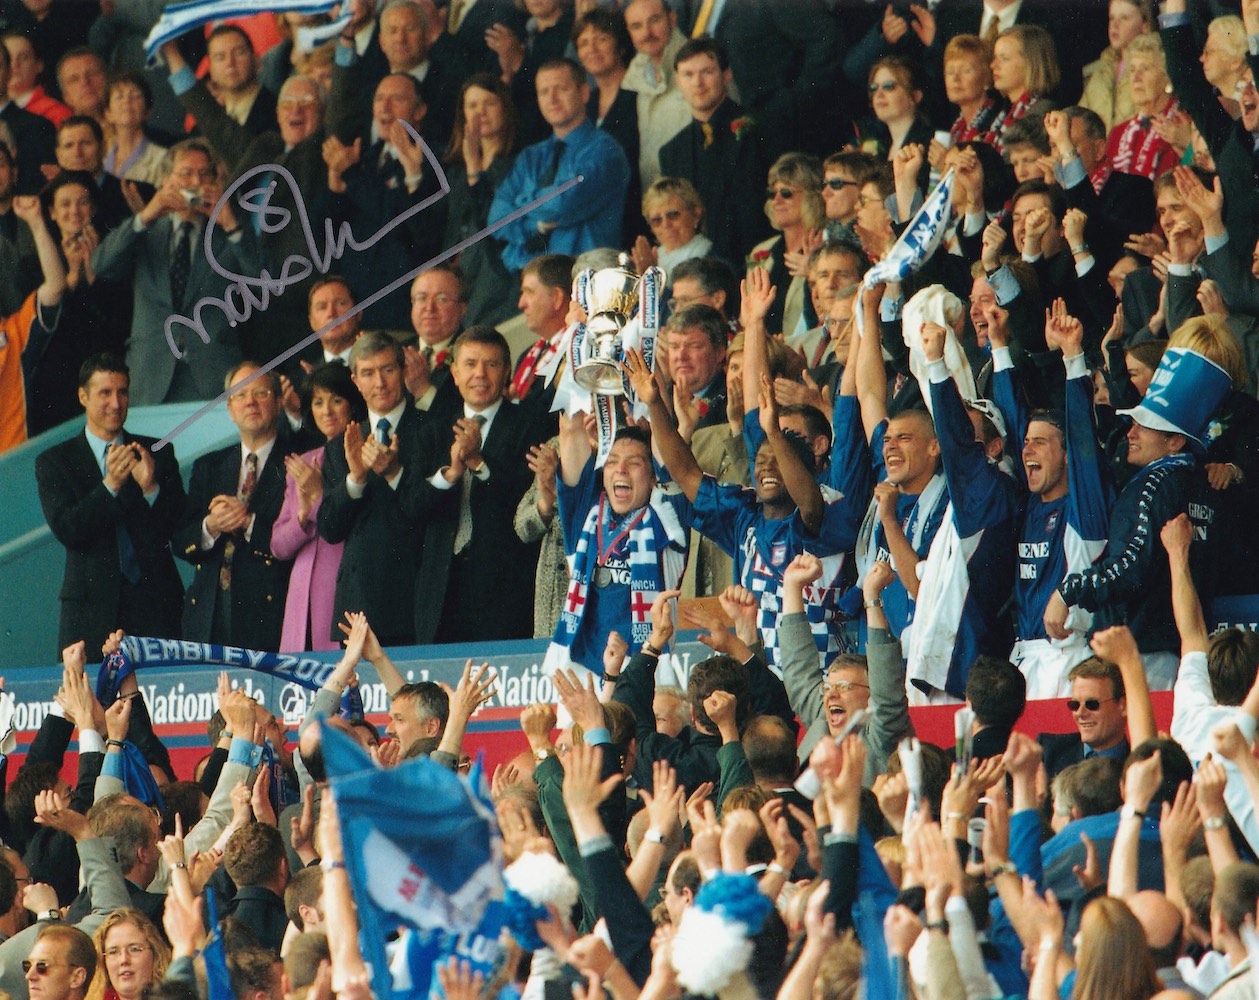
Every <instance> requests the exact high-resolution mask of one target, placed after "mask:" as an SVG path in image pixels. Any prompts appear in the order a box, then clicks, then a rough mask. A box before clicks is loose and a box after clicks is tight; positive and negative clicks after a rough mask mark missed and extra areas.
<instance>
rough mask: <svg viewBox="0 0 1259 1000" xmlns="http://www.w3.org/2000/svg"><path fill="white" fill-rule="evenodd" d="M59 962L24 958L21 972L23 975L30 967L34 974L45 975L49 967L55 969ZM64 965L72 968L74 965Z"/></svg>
mask: <svg viewBox="0 0 1259 1000" xmlns="http://www.w3.org/2000/svg"><path fill="white" fill-rule="evenodd" d="M61 964H62V963H61V962H42V961H41V962H32V961H30V960H29V959H26V960H24V961H23V962H22V973H23V975H25V974H26V973H28V972H30V971H31V969H34V970H35V974H36V975H39V976H46V975H48V970H49V969H56V968H58V967H59V966H60V965H61ZM66 967H67V968H74V966H66Z"/></svg>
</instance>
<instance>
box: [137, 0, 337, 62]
mask: <svg viewBox="0 0 1259 1000" xmlns="http://www.w3.org/2000/svg"><path fill="white" fill-rule="evenodd" d="M337 2H338V0H186V2H184V3H172V4H167V5H166V9H165V10H163V11H162V16H161V17H159V18H158V19H157V23H156V24H155V25H153V30H152V31H150V32H149V37H148V38H146V39H145V40H144V54H145V55H146V56H148V58H149V63H150V65H152V64H154V63H156V62H157V51H158V49H160V48H161V47H162V46H163V45H165V44H166V43H167V42H169V41H173V40H174V39H176V38H178V37H179V36H180V35H185V34H187V33H188V32H189V31H192V30H193V29H194V28H199V27H201V26H202V25H203V24H209V23H210V22H211V21H224V20H227V19H229V18H233V17H251V16H252V15H254V14H270V13H280V12H282V11H288V12H292V13H294V14H326V13H327V12H328V11H330V10H332V8H333V7H335V6H336V5H337Z"/></svg>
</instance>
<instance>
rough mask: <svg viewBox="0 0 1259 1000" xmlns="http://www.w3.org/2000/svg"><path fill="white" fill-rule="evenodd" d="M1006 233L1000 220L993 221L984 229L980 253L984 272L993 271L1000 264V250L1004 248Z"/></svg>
mask: <svg viewBox="0 0 1259 1000" xmlns="http://www.w3.org/2000/svg"><path fill="white" fill-rule="evenodd" d="M1005 241H1006V231H1005V227H1004V226H1003V225H1002V224H1001V220H1000V219H993V220H992V221H991V222H990V223H988V225H987V226H985V227H984V235H983V249H982V250H981V252H980V257H981V260H982V261H983V265H984V270H986V271H995V270H996V269H997V268H998V267H999V266H1000V264H1001V248H1002V247H1003V246H1005Z"/></svg>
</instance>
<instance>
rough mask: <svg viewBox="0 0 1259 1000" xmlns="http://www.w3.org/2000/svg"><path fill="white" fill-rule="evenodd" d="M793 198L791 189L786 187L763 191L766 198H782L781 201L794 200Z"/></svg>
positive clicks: (794, 194)
mask: <svg viewBox="0 0 1259 1000" xmlns="http://www.w3.org/2000/svg"><path fill="white" fill-rule="evenodd" d="M795 196H796V193H795V192H794V191H793V190H791V188H787V187H780V188H766V189H765V197H766V198H782V199H783V201H791V199H792V198H794V197H795Z"/></svg>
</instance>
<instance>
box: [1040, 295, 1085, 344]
mask: <svg viewBox="0 0 1259 1000" xmlns="http://www.w3.org/2000/svg"><path fill="white" fill-rule="evenodd" d="M1045 343H1046V344H1048V345H1049V347H1050V348H1051V349H1052V348H1059V349H1061V351H1062V356H1063V357H1064V358H1074V357H1076V356H1077V355H1080V354H1082V353H1084V324H1083V323H1081V322H1080V321H1079V320H1078V319H1076V318H1075V317H1074V316H1072V315H1071V314H1070V313H1069V312H1067V304H1066V302H1064V301H1063V300H1062V299H1055V300H1054V304H1053V305H1052V306H1051V307H1050V308H1049V309H1046V310H1045Z"/></svg>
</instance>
